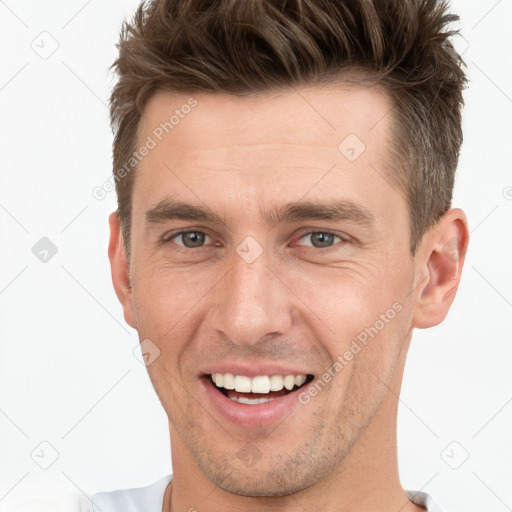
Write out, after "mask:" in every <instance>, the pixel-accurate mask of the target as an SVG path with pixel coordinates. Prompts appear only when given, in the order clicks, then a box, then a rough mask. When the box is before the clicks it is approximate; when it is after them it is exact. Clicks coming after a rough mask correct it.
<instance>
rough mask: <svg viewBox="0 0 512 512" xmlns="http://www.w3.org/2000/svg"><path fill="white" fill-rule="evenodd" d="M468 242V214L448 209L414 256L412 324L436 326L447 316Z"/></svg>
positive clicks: (416, 325)
mask: <svg viewBox="0 0 512 512" xmlns="http://www.w3.org/2000/svg"><path fill="white" fill-rule="evenodd" d="M468 243H469V230H468V222H467V219H466V215H465V214H464V212H463V211H462V210H459V209H457V208H453V209H451V210H449V211H447V212H446V213H445V214H444V215H443V216H442V217H441V218H440V219H439V221H438V223H437V224H436V225H435V226H434V227H433V228H431V229H430V230H429V231H428V232H427V233H426V234H425V236H424V237H423V240H422V243H421V246H420V248H419V250H418V253H417V255H416V257H415V259H416V281H415V282H416V285H415V286H416V288H415V290H414V292H413V293H415V295H416V301H415V302H416V306H415V311H414V318H413V327H417V328H419V329H425V328H427V327H433V326H434V325H438V324H440V323H441V322H442V321H443V320H444V319H445V318H446V315H447V314H448V310H449V309H450V306H451V305H452V303H453V299H454V298H455V294H456V292H457V289H458V287H459V282H460V277H461V274H462V267H463V265H464V260H465V257H466V249H467V246H468Z"/></svg>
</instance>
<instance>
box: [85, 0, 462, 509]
mask: <svg viewBox="0 0 512 512" xmlns="http://www.w3.org/2000/svg"><path fill="white" fill-rule="evenodd" d="M456 19H457V17H456V16H453V15H450V14H448V13H447V12H446V6H445V5H444V3H443V2H437V1H435V0H421V1H413V0H389V1H386V2H378V1H370V0H363V1H360V2H336V1H333V0H331V1H327V0H309V1H305V0H295V1H291V2H286V3H285V2H279V1H275V0H255V1H252V2H237V1H229V0H222V1H218V2H193V1H187V2H183V1H179V0H161V1H158V0H156V1H154V2H152V3H150V4H148V5H146V4H143V5H141V7H140V8H139V9H138V11H137V13H136V15H135V17H134V18H133V20H132V21H131V22H130V23H125V25H124V26H123V30H122V33H121V40H120V43H119V57H118V59H117V60H116V62H115V64H114V67H115V69H116V71H117V73H118V75H119V81H118V83H117V85H116V86H115V88H114V91H113V93H112V97H111V117H112V124H113V128H114V132H115V140H114V179H115V183H116V190H117V194H118V204H119V208H118V211H116V212H115V213H113V214H112V215H111V217H110V228H111V240H110V246H109V258H110V262H111V266H112V276H113V283H114V287H115V290H116V293H117V296H118V297H119V300H120V302H121V304H122V306H123V310H124V317H125V319H126V321H127V323H128V324H129V325H130V326H132V327H133V328H134V329H136V330H137V331H138V334H139V338H140V341H141V346H142V351H143V353H144V354H145V357H146V361H147V365H148V372H149V376H150V378H151V381H152V383H153V385H154V387H155V391H156V393H157V394H158V397H159V399H160V401H161V403H162V405H163V407H164V409H165V411H166V413H167V415H168V418H169V429H170V438H171V452H172V467H173V474H172V475H168V476H164V477H163V478H162V479H161V480H159V481H158V482H156V483H155V484H154V485H152V486H150V487H147V488H141V489H131V490H125V491H116V492H113V493H99V494H97V495H95V496H94V497H93V500H92V501H93V504H94V505H93V506H94V509H95V510H98V511H103V512H107V511H114V510H115V511H127V510H136V511H141V512H142V511H144V512H149V511H153V510H154V511H160V510H162V511H165V512H168V511H172V512H176V511H186V510H189V511H193V510H197V511H199V512H215V511H223V510H244V511H258V510H280V511H287V512H288V511H296V510H297V511H299V510H300V511H303V510H306V511H308V512H313V511H319V510H322V511H324V512H326V511H339V510H343V511H345V512H349V511H350V512H352V511H354V512H355V511H383V510H389V511H398V510H400V511H403V512H409V511H419V510H424V509H428V510H429V511H431V512H432V511H436V510H437V511H438V510H440V508H439V507H438V505H437V504H436V503H435V502H434V501H433V500H432V498H431V497H430V496H428V495H427V494H425V493H421V492H420V493H417V492H414V491H404V490H403V488H402V486H401V484H400V479H399V475H398V463H397V454H396V452H397V447H396V419H397V407H398V396H399V393H400V385H401V380H402V374H403V370H404V364H405V360H406V354H407V350H408V348H409V343H410V341H411V337H412V332H413V329H414V328H427V327H431V326H434V325H437V324H439V323H440V322H442V321H443V319H444V318H445V316H446V314H447V313H448V310H449V308H450V306H451V304H452V301H453V299H454V296H455V293H456V291H457V288H458V284H459V280H460V277H461V271H462V267H463V263H464V256H465V251H466V247H467V244H468V227H467V220H466V217H465V215H464V213H463V212H462V211H461V210H458V209H452V208H451V198H452V190H453V183H454V174H455V169H456V166H457V160H458V155H459V150H460V145H461V142H462V132H461V113H460V110H461V106H462V103H463V100H462V90H463V88H464V85H465V77H464V73H463V71H462V70H461V65H462V63H461V61H460V58H458V56H457V55H456V54H455V53H454V51H453V49H452V48H451V46H450V44H449V42H448V37H449V35H451V33H450V32H448V31H447V25H448V24H449V23H450V22H452V21H454V20H456Z"/></svg>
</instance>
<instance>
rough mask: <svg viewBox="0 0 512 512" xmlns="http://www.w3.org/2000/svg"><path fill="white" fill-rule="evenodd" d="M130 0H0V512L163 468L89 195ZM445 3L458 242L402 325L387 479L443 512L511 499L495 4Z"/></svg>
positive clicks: (101, 153)
mask: <svg viewBox="0 0 512 512" xmlns="http://www.w3.org/2000/svg"><path fill="white" fill-rule="evenodd" d="M137 3H138V2H137V1H136V0H130V1H121V0H115V1H109V2H108V3H107V2H100V1H98V0H96V1H94V0H92V1H91V0H89V1H84V0H73V1H69V0H68V1H64V0H59V1H53V2H37V1H35V0H32V1H24V2H20V1H15V0H5V1H0V51H1V66H0V260H1V261H0V342H1V345H0V443H1V445H0V449H1V456H0V457H1V459H0V460H1V465H0V510H7V506H8V503H9V502H10V501H11V500H14V499H19V498H21V497H24V496H29V495H31V494H33V493H34V492H35V491H36V490H37V489H45V490H46V491H47V492H55V493H68V492H84V493H85V494H87V495H90V493H91V492H93V491H94V492H96V491H98V490H110V489H115V488H126V487H137V486H143V485H148V484H150V483H152V482H154V481H155V480H157V479H158V478H160V477H161V476H163V475H164V474H167V473H169V472H170V471H171V464H170V448H169V438H168V426H167V418H166V415H165V413H164V411H163V409H162V408H161V406H160V403H159V401H158V399H157V397H156V395H155V393H154V391H153V388H152V386H151V383H150V381H149V378H148V377H147V373H146V368H145V367H144V366H143V365H142V364H141V363H140V362H139V360H138V359H137V358H136V357H135V356H134V353H133V350H134V348H135V347H136V346H137V344H138V338H137V335H136V333H135V331H133V330H132V329H130V328H129V327H128V326H126V325H125V323H124V320H123V318H122V312H121V307H120V305H119V304H118V302H117V298H116V296H115V294H114V291H113V288H112V285H111V278H110V268H109V264H108V259H107V242H108V224H107V215H108V214H109V213H110V212H111V211H112V210H114V209H115V195H114V193H113V192H111V193H110V194H108V195H107V197H106V198H105V199H103V200H101V201H100V200H97V199H95V198H94V197H93V195H92V190H93V188H94V187H96V186H98V185H101V184H102V183H103V182H104V181H105V180H107V179H108V177H109V175H110V173H111V143H112V135H111V132H110V128H109V122H108V121H109V120H108V110H107V100H108V96H109V93H110V89H111V87H112V85H113V83H114V79H113V77H112V75H110V74H109V73H108V71H107V69H108V67H109V66H110V64H111V63H112V62H113V60H114V59H115V56H116V49H115V43H116V42H117V40H118V32H119V29H120V26H121V22H122V19H123V17H124V16H127V15H131V14H132V12H133V10H134V8H135V6H136V5H137ZM452 6H453V11H454V12H456V13H458V14H459V15H460V16H461V18H462V21H461V24H460V27H461V29H462V35H463V38H464V39H463V40H462V39H460V40H459V41H458V42H456V47H457V48H458V49H459V50H460V51H462V52H463V57H464V59H465V60H466V62H467V64H468V76H469V78H470V87H469V89H468V90H467V91H466V93H465V99H466V108H465V111H464V132H465V143H464V147H463V151H462V156H461V160H460V165H459V170H458V177H457V182H456V191H455V199H454V206H457V207H460V208H463V209H464V210H465V211H466V213H467V215H468V219H469V224H470V230H471V240H470V246H469V251H468V256H467V260H466V264H465V270H464V274H463V278H462V283H461V286H460V289H459V293H458V295H457V297H456V299H455V302H454V305H453V307H452V310H451V312H450V314H449V316H448V318H447V319H446V321H445V322H444V323H443V324H441V325H440V326H438V327H435V328H433V329H429V330H424V331H418V330H417V331H416V332H415V335H414V338H413V343H412V347H411V350H410V354H409V360H408V363H407V366H406V373H405V377H404V383H403V393H402V396H401V400H402V402H401V408H400V412H399V462H400V472H401V478H402V483H403V485H404V487H405V488H407V489H416V490H419V489H423V490H425V491H427V492H429V493H430V494H432V495H433V497H434V498H435V499H436V500H437V501H438V502H440V503H441V504H442V505H443V507H445V508H446V509H447V511H455V510H461V511H462V510H464V511H466V512H476V511H481V510H485V511H486V512H504V511H506V510H512V486H511V485H510V482H511V481H512V441H511V435H510V432H512V428H511V427H512V377H511V374H512V372H511V370H512V343H511V342H512V336H511V334H512V325H511V323H512V322H511V318H512V314H511V313H512V286H511V282H512V271H511V265H510V262H511V261H512V243H511V229H510V227H511V221H512V200H511V199H512V188H511V187H512V175H511V172H510V168H511V167H510V165H511V160H512V159H511V146H512V124H511V114H512V70H511V67H512V65H511V59H510V48H511V47H512V35H511V30H510V22H511V20H512V1H511V0H500V1H496V0H492V1H487V0H486V1H479V2H468V1H463V0H458V1H455V2H453V3H452ZM42 32H46V33H44V34H42V35H41V33H42ZM42 39H43V43H41V40H42ZM43 44H44V48H42V46H43ZM38 45H39V46H38ZM57 45H58V47H57ZM53 47H56V50H55V52H54V53H53V54H52V55H50V56H48V55H46V54H44V52H49V51H50V50H52V49H53ZM36 50H37V51H36ZM37 52H39V53H43V57H47V58H42V57H41V56H40V55H39V54H38V53H37ZM42 237H48V238H49V239H50V240H51V241H52V242H53V244H55V246H56V247H57V249H58V252H57V254H56V255H55V256H53V257H52V258H51V259H50V260H49V261H48V262H47V263H43V262H41V261H39V259H38V258H36V256H35V255H34V254H33V252H32V247H33V246H34V245H35V244H36V243H37V242H38V241H39V240H40V239H41V238H42ZM43 441H45V442H47V443H49V444H50V445H51V446H52V447H53V449H52V448H49V447H48V445H43V446H40V443H41V442H43ZM454 441H455V443H454ZM446 447H448V448H446ZM33 450H36V453H39V454H40V455H41V453H44V454H45V455H44V457H43V456H40V458H39V459H38V460H39V461H40V462H44V460H43V459H44V458H45V457H46V459H47V462H49V461H50V459H49V458H51V454H52V450H56V452H57V453H58V458H57V460H56V461H55V462H54V463H53V464H52V465H51V466H50V467H49V468H48V469H46V470H45V469H42V468H41V467H39V465H38V464H37V463H36V462H35V460H34V459H37V457H34V459H33V458H31V453H32V452H33ZM466 452H467V453H466ZM442 454H444V456H443V455H442ZM466 456H468V457H469V458H468V459H467V460H466V461H464V458H465V457H466ZM463 461H464V462H463ZM461 463H462V465H460V467H459V468H458V469H452V468H451V467H450V465H452V466H458V465H459V464H461Z"/></svg>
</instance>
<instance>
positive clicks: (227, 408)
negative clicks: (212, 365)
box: [200, 377, 304, 428]
mask: <svg viewBox="0 0 512 512" xmlns="http://www.w3.org/2000/svg"><path fill="white" fill-rule="evenodd" d="M200 380H201V385H202V387H203V389H204V390H205V392H206V395H207V396H208V398H209V399H210V400H211V402H212V403H213V406H214V407H215V410H216V411H218V412H219V414H220V415H221V416H222V418H223V419H224V420H226V421H228V422H230V423H233V424H235V425H238V426H241V427H248V428H250V427H266V426H269V425H273V424H275V423H277V422H279V421H282V420H283V419H284V418H285V417H286V416H288V414H290V413H291V411H292V410H293V408H294V407H297V406H299V405H300V402H299V399H298V395H299V392H300V391H304V390H303V389H302V388H300V390H296V391H293V392H291V393H288V394H287V395H284V396H281V397H279V398H274V399H273V400H271V401H270V402H265V403H262V404H254V405H249V404H242V403H240V402H235V401H234V400H231V399H230V398H228V397H227V396H225V395H224V394H223V393H221V392H220V391H218V390H217V388H216V387H215V385H214V384H213V383H212V382H211V381H210V378H209V377H204V378H202V379H200Z"/></svg>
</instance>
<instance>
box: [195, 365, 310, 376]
mask: <svg viewBox="0 0 512 512" xmlns="http://www.w3.org/2000/svg"><path fill="white" fill-rule="evenodd" d="M215 373H231V374H233V375H245V376H247V377H250V378H254V377H258V376H260V375H268V376H271V375H284V376H286V375H310V372H308V371H307V370H303V369H299V368H290V367H289V366H284V365H280V364H276V363H252V364H247V362H245V363H227V362H223V363H219V364H212V365H210V366H207V367H206V368H204V369H203V370H202V371H201V372H200V376H203V375H211V374H215Z"/></svg>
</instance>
